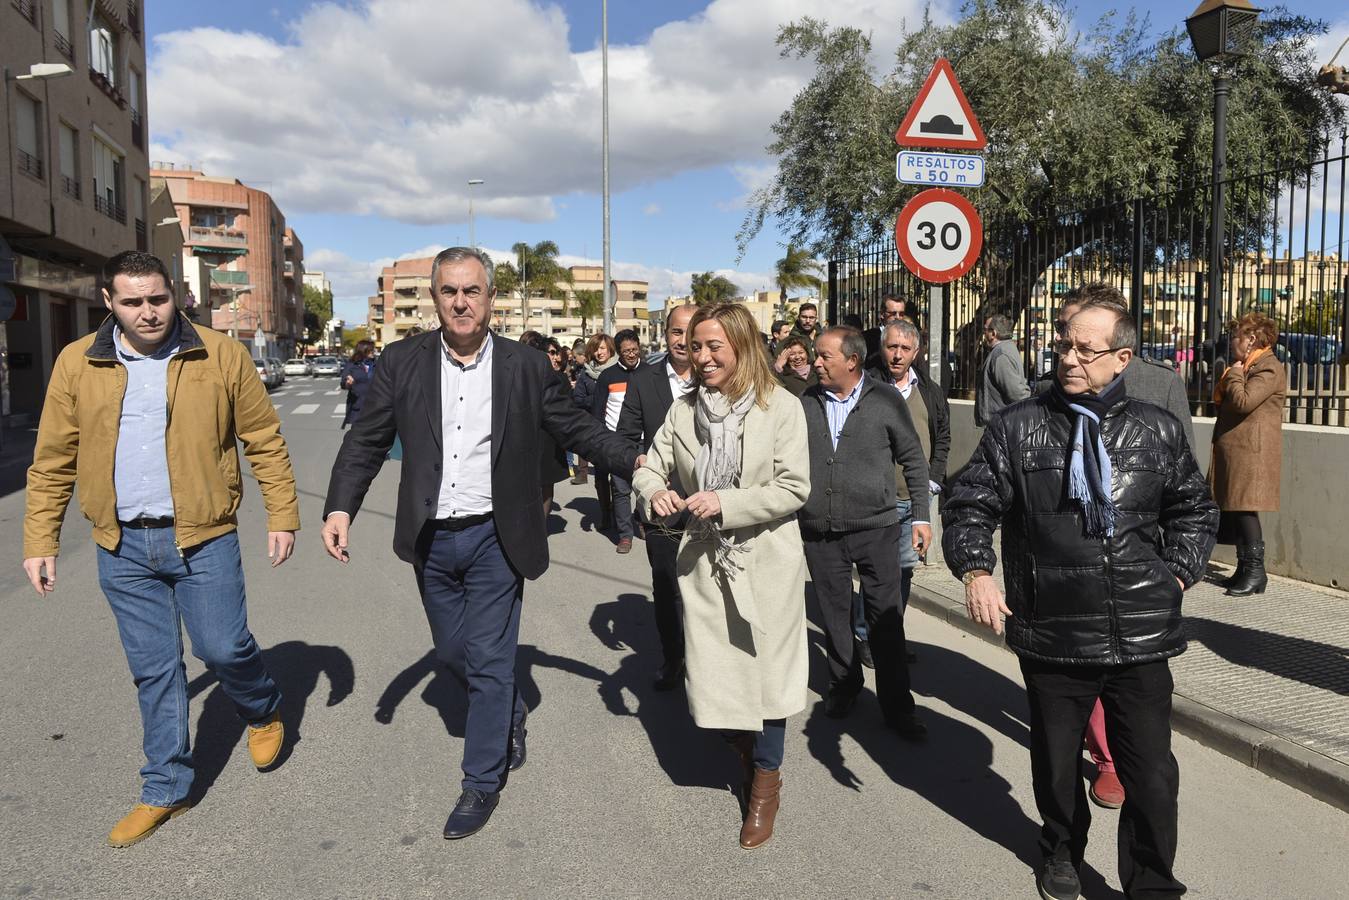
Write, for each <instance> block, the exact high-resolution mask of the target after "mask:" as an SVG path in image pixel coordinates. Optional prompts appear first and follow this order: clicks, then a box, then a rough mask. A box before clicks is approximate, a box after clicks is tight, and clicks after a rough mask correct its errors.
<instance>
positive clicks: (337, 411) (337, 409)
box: [333, 403, 347, 416]
mask: <svg viewBox="0 0 1349 900" xmlns="http://www.w3.org/2000/svg"><path fill="white" fill-rule="evenodd" d="M346 414H347V405H346V404H345V403H339V404H337V405H336V406H334V407H333V415H335V416H344V415H346Z"/></svg>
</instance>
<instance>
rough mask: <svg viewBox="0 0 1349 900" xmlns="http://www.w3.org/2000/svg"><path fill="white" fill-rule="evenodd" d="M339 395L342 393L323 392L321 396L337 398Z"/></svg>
mask: <svg viewBox="0 0 1349 900" xmlns="http://www.w3.org/2000/svg"><path fill="white" fill-rule="evenodd" d="M340 393H342V392H341V391H324V392H323V396H325V397H336V396H337V395H338V394H340Z"/></svg>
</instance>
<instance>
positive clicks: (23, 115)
mask: <svg viewBox="0 0 1349 900" xmlns="http://www.w3.org/2000/svg"><path fill="white" fill-rule="evenodd" d="M142 22H143V19H142V14H141V4H140V3H139V2H137V0H131V2H127V0H94V2H93V3H92V5H91V4H90V2H88V0H10V2H8V3H3V4H0V62H3V65H4V85H3V107H4V110H3V112H4V117H5V121H6V123H7V125H8V127H7V129H6V132H5V137H4V140H2V141H0V416H11V415H12V416H16V417H23V418H32V417H35V416H36V415H37V413H39V412H40V411H41V408H42V401H43V398H44V395H45V390H46V384H47V381H48V379H49V378H50V375H51V369H52V364H53V363H54V362H55V360H56V356H57V354H59V353H60V352H61V349H62V348H63V347H64V346H65V345H66V344H67V343H69V342H70V341H72V340H74V339H76V338H78V337H80V336H82V335H84V334H87V333H88V332H90V331H92V330H94V329H96V328H97V327H98V325H99V324H100V323H101V322H102V321H103V318H104V315H105V310H104V306H103V302H102V299H101V296H100V294H99V288H100V285H99V284H98V271H99V269H100V267H101V266H102V264H103V263H104V262H105V261H106V260H107V259H108V257H110V256H112V255H114V254H116V253H118V252H120V251H122V250H127V249H131V248H136V247H139V248H141V249H145V250H148V249H150V247H151V244H152V240H153V237H154V232H155V231H156V228H155V226H156V224H157V222H158V220H154V221H151V220H150V216H149V208H150V197H149V179H148V168H149V167H148V161H147V159H146V155H145V146H146V142H147V127H146V120H145V112H144V111H145V108H146V96H145V36H144V31H143V26H142ZM35 67H36V68H35Z"/></svg>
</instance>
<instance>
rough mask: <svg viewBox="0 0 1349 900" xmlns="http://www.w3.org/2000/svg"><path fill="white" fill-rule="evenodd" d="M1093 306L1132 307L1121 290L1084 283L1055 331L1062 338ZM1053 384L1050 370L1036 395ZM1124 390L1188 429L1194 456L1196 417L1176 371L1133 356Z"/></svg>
mask: <svg viewBox="0 0 1349 900" xmlns="http://www.w3.org/2000/svg"><path fill="white" fill-rule="evenodd" d="M1093 307H1101V308H1105V309H1109V310H1113V311H1114V312H1116V313H1117V314H1120V315H1129V304H1128V302H1127V301H1126V300H1125V299H1124V294H1122V293H1120V290H1119V288H1117V287H1115V286H1113V285H1109V284H1105V283H1104V282H1099V281H1098V282H1093V283H1091V284H1084V285H1080V286H1078V287H1075V288H1073V289H1072V290H1071V291H1069V292H1068V293H1067V295H1066V296H1065V297H1064V299H1063V306H1061V307H1059V314H1058V316H1057V317H1056V318H1055V319H1054V330H1055V332H1057V333H1058V335H1059V336H1060V337H1062V336H1063V334H1064V333H1066V331H1067V328H1068V322H1069V320H1071V319H1072V317H1073V316H1075V315H1077V314H1078V313H1079V312H1081V311H1082V310H1084V309H1089V308H1093ZM1053 382H1054V373H1053V371H1051V372H1050V373H1049V374H1048V375H1046V376H1045V377H1044V378H1041V379H1040V381H1039V383H1038V384H1036V386H1035V392H1036V393H1037V394H1042V393H1044V392H1045V391H1047V390H1049V387H1050V385H1051V384H1053ZM1124 390H1125V391H1127V392H1128V394H1129V396H1130V397H1132V398H1134V399H1135V400H1142V401H1143V402H1144V403H1151V404H1152V405H1153V406H1160V407H1161V408H1162V409H1164V410H1166V411H1167V412H1169V413H1170V414H1171V415H1173V416H1175V417H1176V418H1177V419H1179V420H1180V424H1181V427H1182V428H1184V429H1185V440H1186V442H1188V443H1189V445H1190V453H1191V454H1193V453H1194V418H1193V416H1192V415H1191V414H1190V400H1189V398H1188V397H1187V396H1186V394H1185V382H1183V381H1181V380H1180V376H1179V375H1177V374H1176V372H1175V370H1174V369H1172V368H1171V367H1170V366H1169V365H1167V364H1166V363H1164V362H1157V361H1155V360H1151V359H1146V358H1144V357H1142V356H1139V355H1138V354H1134V357H1133V359H1131V360H1129V365H1128V366H1127V367H1126V368H1125V369H1124Z"/></svg>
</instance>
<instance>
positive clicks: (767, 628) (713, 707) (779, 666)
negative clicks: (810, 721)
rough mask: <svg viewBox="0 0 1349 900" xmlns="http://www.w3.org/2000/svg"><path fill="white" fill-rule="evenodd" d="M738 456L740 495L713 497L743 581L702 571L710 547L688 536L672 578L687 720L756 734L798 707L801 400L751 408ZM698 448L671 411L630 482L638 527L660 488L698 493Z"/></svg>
mask: <svg viewBox="0 0 1349 900" xmlns="http://www.w3.org/2000/svg"><path fill="white" fill-rule="evenodd" d="M740 446H741V462H740V479H739V485H740V486H739V487H736V488H732V489H730V490H725V491H718V492H717V496H718V499H720V500H721V522H722V525H723V526H724V527H725V528H727V529H729V530H730V531H731V533H732V536H733V538H734V540H735V541H736V542H737V543H743V542H745V541H749V542H751V543H750V550H749V552H748V553H747V554H745V555H744V556H742V557H741V559H740V562H741V563H742V564H743V565H744V567H745V570H744V571H743V572H740V573H739V574H738V575H737V576H736V578H735V579H734V580H733V581H727V580H726V579H725V578H724V577H722V576H721V575H719V574H718V572H717V571H716V570H714V569H713V567H712V558H713V552H714V551H713V547H712V545H711V544H710V543H709V542H707V541H699V540H693V539H691V537H690V533H689V532H687V531H686V532H684V535H683V539H682V540H681V542H680V547H679V557H678V562H677V569H678V571H679V592H680V596H681V597H682V600H683V613H684V615H683V619H684V642H685V647H686V649H685V654H686V660H685V663H686V666H687V669H686V671H687V672H688V680H687V683H686V687H687V688H688V700H689V710H690V712H692V713H693V721H694V722H696V723H697V724H698V726H699V727H700V728H725V729H735V730H741V731H761V730H763V723H764V720H765V719H785V718H786V717H787V716H790V715H794V714H795V713H798V712H800V711H801V710H803V709H805V707H806V676H807V674H808V672H809V669H810V658H809V655H808V654H807V652H806V556H805V550H804V549H803V546H802V544H801V531H800V528H799V527H798V526H797V522H796V512H797V510H799V509H800V508H801V506H802V504H804V503H805V502H806V498H807V497H809V496H810V449H809V446H808V444H807V441H806V417H805V413H804V412H803V411H802V408H801V401H800V400H797V399H796V397H794V396H793V395H792V394H791V393H789V392H788V391H787V389H786V388H777V389H775V390H774V391H773V393H772V394H771V395H770V398H769V402H768V408H767V409H760V408H759V407H758V406H757V405H755V406H752V407H750V410H749V412H748V413H746V414H745V423H744V429H743V431H742V435H741V439H740ZM698 449H699V444H698V435H697V433H696V431H695V429H694V424H693V407H692V406H690V405H689V404H688V403H687V402H685V401H684V400H675V402H674V404H673V405H672V406H671V407H670V412H669V414H668V415H667V416H666V418H665V424H664V425H663V426H662V427H661V429H660V431H659V432H657V434H656V437H655V440H654V441H652V443H651V448H650V449H649V450H648V451H647V456H646V465H645V466H644V467H643V468H641V469H638V470H637V471H636V472H634V473H633V476H632V486H633V490H634V491H635V492H636V494H637V500H638V504H639V506H640V508H641V511H642V514H643V515H645V516H647V518H648V521H650V517H651V498H652V497H653V496H655V494H656V493H657V492H658V491H661V490H664V488H665V485H666V482H667V481H668V480H669V479H671V478H672V477H675V476H677V477H678V481H679V483H680V484H684V485H695V484H697V483H698V479H697V476H696V475H695V473H694V464H695V462H696V460H697V458H698ZM689 490H690V491H692V490H693V488H691V487H690V488H689ZM657 518H659V517H657ZM751 621H757V622H758V623H759V624H760V628H759V629H756V628H754V627H753V626H752V625H751V624H750V622H751Z"/></svg>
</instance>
